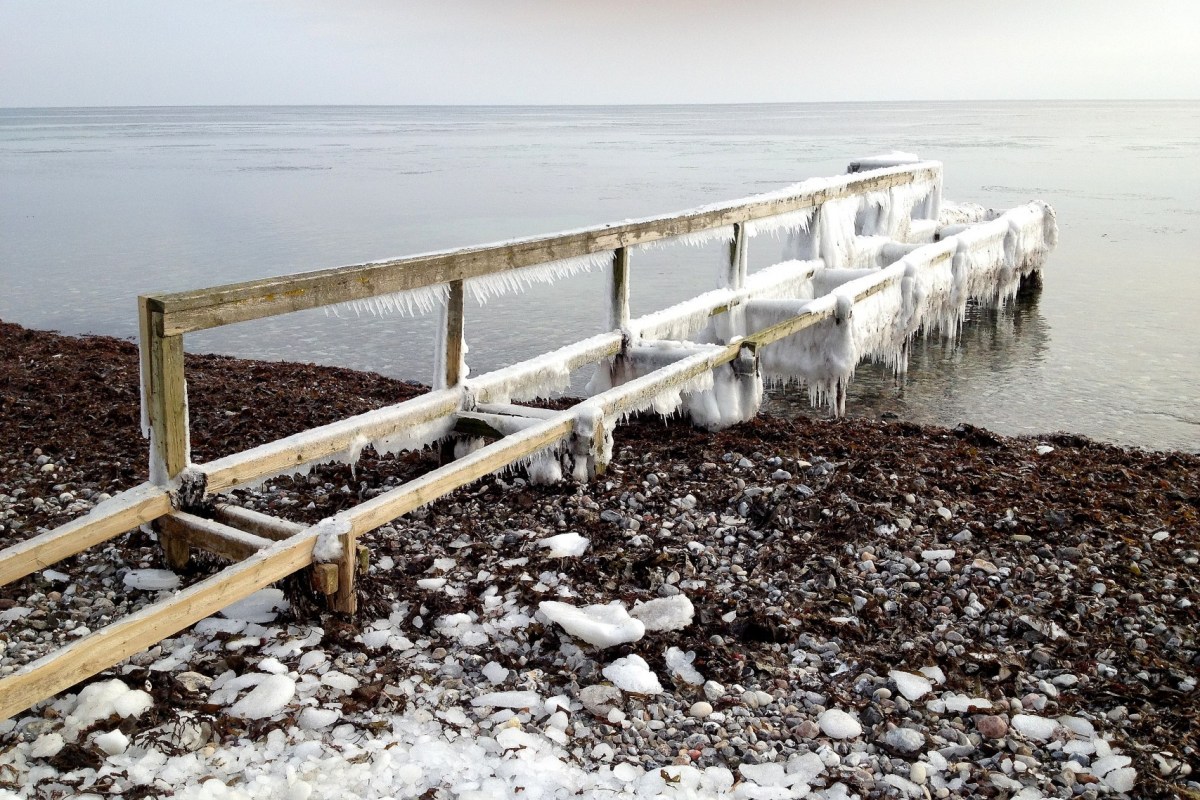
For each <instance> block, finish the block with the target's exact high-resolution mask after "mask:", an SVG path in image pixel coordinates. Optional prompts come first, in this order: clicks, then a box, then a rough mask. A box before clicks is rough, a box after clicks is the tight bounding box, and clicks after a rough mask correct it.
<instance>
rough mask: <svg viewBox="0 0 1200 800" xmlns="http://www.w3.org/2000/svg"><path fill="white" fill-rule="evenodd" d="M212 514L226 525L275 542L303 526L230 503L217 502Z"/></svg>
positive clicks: (300, 529) (294, 533) (301, 528)
mask: <svg viewBox="0 0 1200 800" xmlns="http://www.w3.org/2000/svg"><path fill="white" fill-rule="evenodd" d="M213 516H214V517H216V518H217V520H218V521H219V522H224V523H225V524H226V525H229V526H231V527H234V528H240V529H241V530H244V531H249V532H250V533H255V534H258V535H259V536H262V537H263V538H265V539H271V540H273V541H276V542H281V541H283V540H284V539H288V538H291V537H292V536H295V535H296V534H297V533H300V532H301V531H303V530H304V526H303V525H301V524H300V523H298V522H291V521H290V520H286V519H280V518H279V517H272V516H271V515H270V514H264V513H262V512H261V511H255V510H253V509H250V508H243V507H242V506H235V505H232V504H230V503H217V504H216V505H215V508H214V509H213Z"/></svg>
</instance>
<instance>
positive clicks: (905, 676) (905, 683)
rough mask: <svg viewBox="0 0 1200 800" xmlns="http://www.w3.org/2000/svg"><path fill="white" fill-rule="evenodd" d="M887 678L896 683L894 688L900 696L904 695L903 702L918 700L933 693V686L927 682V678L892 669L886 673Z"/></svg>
mask: <svg viewBox="0 0 1200 800" xmlns="http://www.w3.org/2000/svg"><path fill="white" fill-rule="evenodd" d="M888 677H889V678H891V679H892V680H893V681H895V682H896V688H897V689H899V690H900V694H902V695H904V699H905V700H909V701H912V700H920V699H921V698H922V697H924V696H925V695H927V694H929V693H930V692H931V691H933V684H932V683H930V682H929V679H928V678H924V677H922V676H920V675H914V674H912V673H911V672H902V671H901V670H898V669H894V670H892V671H891V672H889V673H888Z"/></svg>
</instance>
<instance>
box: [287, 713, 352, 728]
mask: <svg viewBox="0 0 1200 800" xmlns="http://www.w3.org/2000/svg"><path fill="white" fill-rule="evenodd" d="M341 716H342V715H341V713H340V712H339V711H337V709H333V708H306V709H304V710H303V711H301V712H300V716H299V717H297V718H296V725H297V726H298V727H299V728H300V730H302V731H316V730H320V729H321V728H328V727H329V726H330V725H332V724H333V723H335V722H337V721H338V719H339V718H340V717H341Z"/></svg>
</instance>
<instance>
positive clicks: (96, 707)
mask: <svg viewBox="0 0 1200 800" xmlns="http://www.w3.org/2000/svg"><path fill="white" fill-rule="evenodd" d="M153 705H154V698H152V697H151V696H150V695H149V694H147V693H146V692H144V691H142V690H141V689H130V688H129V687H128V686H126V685H125V684H124V683H122V682H121V681H119V680H116V679H113V680H111V681H100V682H99V683H92V684H89V685H87V686H85V687H84V688H83V691H81V692H80V693H79V695H78V696H77V697H76V698H75V706H74V708H72V709H71V711H70V712H68V714H67V725H68V726H69V727H72V728H75V729H76V730H78V729H82V728H86V727H88V726H89V725H91V724H92V723H94V722H98V721H99V720H102V719H107V718H108V717H110V716H112V715H113V714H116V715H117V716H119V717H123V718H128V717H140V716H141V715H142V714H144V713H145V712H146V711H148V710H149V709H150V707H151V706H153Z"/></svg>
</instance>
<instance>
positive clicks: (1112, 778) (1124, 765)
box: [1092, 755, 1137, 792]
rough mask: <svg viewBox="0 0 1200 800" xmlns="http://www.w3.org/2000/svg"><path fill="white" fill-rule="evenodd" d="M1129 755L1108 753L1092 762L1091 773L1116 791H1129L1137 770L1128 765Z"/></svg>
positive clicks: (1129, 761) (1131, 788) (1130, 760)
mask: <svg viewBox="0 0 1200 800" xmlns="http://www.w3.org/2000/svg"><path fill="white" fill-rule="evenodd" d="M1130 763H1132V759H1131V758H1130V757H1129V756H1121V755H1110V756H1103V757H1101V758H1097V759H1096V760H1095V761H1093V762H1092V774H1093V775H1095V776H1096V777H1098V778H1099V779H1100V780H1101V781H1103V782H1104V784H1105V785H1107V786H1108V787H1110V788H1111V789H1113V790H1114V791H1117V792H1130V791H1132V790H1133V784H1134V781H1135V780H1136V779H1137V770H1136V769H1134V768H1133V767H1131V766H1129V765H1130Z"/></svg>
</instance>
